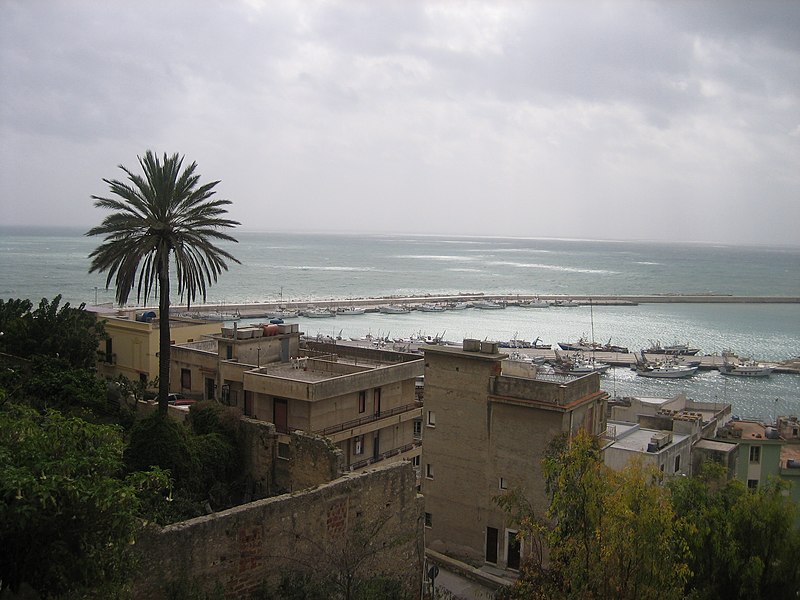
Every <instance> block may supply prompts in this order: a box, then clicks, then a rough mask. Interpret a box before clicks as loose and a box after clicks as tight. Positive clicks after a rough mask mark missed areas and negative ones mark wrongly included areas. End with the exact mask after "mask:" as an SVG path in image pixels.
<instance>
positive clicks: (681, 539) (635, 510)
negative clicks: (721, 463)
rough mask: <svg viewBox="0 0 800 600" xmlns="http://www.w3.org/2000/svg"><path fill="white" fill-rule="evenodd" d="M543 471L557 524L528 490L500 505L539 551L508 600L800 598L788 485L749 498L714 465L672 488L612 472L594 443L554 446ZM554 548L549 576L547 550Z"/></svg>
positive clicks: (583, 438) (655, 479) (638, 474)
mask: <svg viewBox="0 0 800 600" xmlns="http://www.w3.org/2000/svg"><path fill="white" fill-rule="evenodd" d="M542 463H543V472H544V474H545V478H546V481H547V489H548V492H549V494H550V507H549V510H548V513H547V515H536V514H535V513H534V512H533V510H532V509H531V507H530V504H529V503H527V501H526V500H525V498H524V496H522V495H521V494H520V493H519V492H518V491H511V492H510V493H509V494H507V495H505V496H502V497H500V498H498V499H497V501H498V503H499V504H500V506H502V507H503V508H504V509H505V510H506V511H507V513H508V514H509V516H510V517H511V518H512V519H513V520H514V521H515V523H516V524H517V525H518V526H519V529H520V534H521V535H522V536H523V538H524V539H525V542H526V547H528V548H529V549H531V550H532V551H531V550H529V551H528V553H527V560H526V562H525V564H524V565H523V569H522V574H521V577H520V579H519V581H518V582H517V583H516V584H515V585H514V586H512V587H510V588H507V589H504V590H503V591H502V593H501V595H500V597H501V598H505V599H509V600H511V599H515V600H516V599H519V600H521V599H530V598H536V599H545V598H548V599H550V598H553V599H572V598H576V599H577V598H596V599H606V598H608V599H612V598H613V599H631V600H633V599H640V598H649V597H659V598H666V599H669V598H675V599H679V598H690V599H692V600H706V599H707V600H711V599H715V598H753V599H759V598H764V599H766V598H786V597H794V596H795V594H796V593H797V592H798V590H800V571H799V569H800V568H799V567H798V565H797V564H796V560H795V558H796V556H797V552H798V550H800V545H799V544H800V532H798V530H797V529H796V527H795V511H796V507H795V506H794V504H793V503H792V502H791V500H789V499H788V498H787V497H785V496H783V495H782V488H781V486H780V485H778V484H774V483H770V484H769V485H766V486H763V487H762V488H759V489H758V490H747V489H746V488H745V487H744V486H743V485H742V484H741V483H740V482H738V481H726V480H725V479H724V473H723V472H722V471H721V470H715V469H714V465H711V466H710V468H709V469H708V470H706V471H705V472H704V473H703V474H702V475H701V476H699V477H695V478H685V477H681V478H675V479H673V480H670V481H669V482H667V484H666V485H665V484H664V481H663V480H662V475H661V474H660V473H658V472H656V471H650V470H648V469H645V468H643V467H642V466H641V465H640V464H632V465H631V466H630V467H629V468H627V469H625V470H623V471H619V472H618V471H613V470H611V469H609V468H607V467H606V466H605V465H604V464H603V462H602V458H601V455H600V452H599V450H598V448H597V447H596V445H595V443H594V441H593V440H592V439H591V438H590V437H589V436H588V435H586V434H584V433H581V434H579V435H577V436H576V437H575V438H574V439H573V440H572V442H571V444H570V445H569V446H567V444H566V443H565V440H563V439H562V440H560V443H558V442H557V443H555V444H554V445H551V448H550V451H549V452H548V453H547V456H546V457H545V459H544V460H543V461H542ZM544 545H547V547H548V548H549V551H550V561H549V564H548V565H546V566H545V564H544V561H543V560H542V556H543V555H542V553H541V552H537V551H536V550H537V548H541V547H543V546H544Z"/></svg>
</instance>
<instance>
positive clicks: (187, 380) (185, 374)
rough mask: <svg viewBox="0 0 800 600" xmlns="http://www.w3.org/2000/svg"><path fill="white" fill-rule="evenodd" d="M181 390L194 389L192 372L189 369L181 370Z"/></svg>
mask: <svg viewBox="0 0 800 600" xmlns="http://www.w3.org/2000/svg"><path fill="white" fill-rule="evenodd" d="M181 388H183V389H184V390H190V389H192V372H191V370H189V369H181Z"/></svg>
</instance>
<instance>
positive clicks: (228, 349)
mask: <svg viewBox="0 0 800 600" xmlns="http://www.w3.org/2000/svg"><path fill="white" fill-rule="evenodd" d="M225 358H227V359H228V360H231V359H232V358H233V344H225Z"/></svg>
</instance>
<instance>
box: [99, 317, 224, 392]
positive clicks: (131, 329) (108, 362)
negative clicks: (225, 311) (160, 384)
mask: <svg viewBox="0 0 800 600" xmlns="http://www.w3.org/2000/svg"><path fill="white" fill-rule="evenodd" d="M86 310H87V311H88V312H92V313H94V314H95V316H96V318H97V320H98V321H102V322H103V325H104V327H105V330H106V334H108V338H107V339H106V340H103V341H102V342H101V343H100V347H99V348H98V351H97V372H98V374H99V375H100V376H102V377H105V378H109V379H116V378H117V376H119V375H124V376H125V377H127V378H128V379H130V380H132V381H145V382H149V381H152V380H153V379H155V378H156V377H157V376H158V345H159V339H158V338H159V324H158V316H157V313H156V312H155V311H152V310H142V309H139V310H129V309H120V310H114V309H106V308H103V307H88V308H87V309H86ZM169 325H170V327H169V330H170V341H171V343H172V344H173V345H175V344H184V343H187V342H193V341H195V340H199V339H202V338H203V337H204V336H206V335H210V334H214V333H219V331H220V323H214V322H209V321H198V320H196V319H185V318H178V317H170V321H169Z"/></svg>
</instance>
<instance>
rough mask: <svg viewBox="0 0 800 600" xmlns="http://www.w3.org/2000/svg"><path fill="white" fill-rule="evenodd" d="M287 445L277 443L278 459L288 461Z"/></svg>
mask: <svg viewBox="0 0 800 600" xmlns="http://www.w3.org/2000/svg"><path fill="white" fill-rule="evenodd" d="M289 456H290V455H289V444H286V443H284V442H278V458H283V459H285V460H289Z"/></svg>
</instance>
